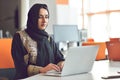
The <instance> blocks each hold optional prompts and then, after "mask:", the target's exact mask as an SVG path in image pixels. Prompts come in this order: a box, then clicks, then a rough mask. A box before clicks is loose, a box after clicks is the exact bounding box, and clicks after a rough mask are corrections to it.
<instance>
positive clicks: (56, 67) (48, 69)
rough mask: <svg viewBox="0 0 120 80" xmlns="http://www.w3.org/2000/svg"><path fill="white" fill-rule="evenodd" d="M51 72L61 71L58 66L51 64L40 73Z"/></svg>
mask: <svg viewBox="0 0 120 80" xmlns="http://www.w3.org/2000/svg"><path fill="white" fill-rule="evenodd" d="M50 70H56V71H61V69H60V67H59V66H58V65H56V64H53V63H50V64H48V65H47V66H45V67H43V68H41V69H40V73H46V72H47V71H50Z"/></svg>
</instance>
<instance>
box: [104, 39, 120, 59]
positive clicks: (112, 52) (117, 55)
mask: <svg viewBox="0 0 120 80" xmlns="http://www.w3.org/2000/svg"><path fill="white" fill-rule="evenodd" d="M106 47H107V50H108V59H109V60H112V61H120V42H119V41H116V42H115V41H114V42H113V41H108V42H106Z"/></svg>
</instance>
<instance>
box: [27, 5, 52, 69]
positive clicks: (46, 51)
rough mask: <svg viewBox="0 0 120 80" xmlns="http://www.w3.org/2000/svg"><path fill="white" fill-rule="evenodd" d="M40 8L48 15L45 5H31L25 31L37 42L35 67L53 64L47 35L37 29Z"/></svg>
mask: <svg viewBox="0 0 120 80" xmlns="http://www.w3.org/2000/svg"><path fill="white" fill-rule="evenodd" d="M41 8H44V9H46V10H47V11H48V14H49V10H48V7H47V5H46V4H35V5H33V6H32V7H31V9H30V10H29V12H28V20H27V29H26V30H25V31H26V32H27V33H28V35H29V36H30V37H31V38H32V39H33V40H35V41H36V42H37V60H36V65H38V66H43V67H44V66H46V65H47V64H49V63H54V54H53V50H52V48H51V45H50V42H49V41H48V37H49V35H48V33H47V32H46V31H45V30H40V29H39V28H38V18H39V11H40V9H41Z"/></svg>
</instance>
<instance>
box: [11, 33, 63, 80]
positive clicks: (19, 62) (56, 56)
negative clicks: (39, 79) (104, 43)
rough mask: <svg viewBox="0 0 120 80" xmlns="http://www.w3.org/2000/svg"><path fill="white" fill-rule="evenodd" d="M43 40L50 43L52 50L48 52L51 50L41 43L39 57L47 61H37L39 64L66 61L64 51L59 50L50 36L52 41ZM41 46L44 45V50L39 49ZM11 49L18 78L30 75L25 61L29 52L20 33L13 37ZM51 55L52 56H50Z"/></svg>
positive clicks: (44, 64)
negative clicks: (25, 56)
mask: <svg viewBox="0 0 120 80" xmlns="http://www.w3.org/2000/svg"><path fill="white" fill-rule="evenodd" d="M42 41H43V42H40V43H46V42H47V44H49V45H50V47H51V50H52V51H50V52H48V51H49V50H47V49H48V48H46V46H44V45H39V46H38V48H37V49H38V54H39V57H40V58H42V59H40V60H45V61H42V62H38V63H36V65H37V66H42V67H44V66H46V65H47V64H49V63H54V64H57V63H58V62H60V61H64V57H63V55H62V53H61V52H60V51H59V49H58V48H57V46H56V43H55V42H54V40H53V39H52V38H51V37H50V41H48V40H45V39H43V40H42ZM37 43H38V42H37ZM39 47H42V51H41V50H39ZM11 51H12V57H13V60H14V64H15V68H16V79H20V78H26V77H28V75H27V67H28V65H27V64H26V63H25V62H24V55H26V54H27V53H28V52H27V50H26V49H25V47H24V45H23V43H22V41H21V38H20V35H19V33H16V34H15V35H14V37H13V41H12V50H11ZM39 51H40V52H39ZM51 52H52V53H51ZM41 53H43V54H44V53H45V54H46V53H48V55H46V56H44V57H43V54H41ZM51 54H52V55H51ZM39 57H37V58H38V59H39ZM49 57H51V58H49ZM48 58H49V59H48ZM43 62H44V63H43Z"/></svg>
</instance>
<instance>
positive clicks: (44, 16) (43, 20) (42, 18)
mask: <svg viewBox="0 0 120 80" xmlns="http://www.w3.org/2000/svg"><path fill="white" fill-rule="evenodd" d="M48 19H49V15H48V11H47V10H46V9H44V8H41V9H40V10H39V18H38V28H39V29H40V30H45V28H46V27H47V25H48Z"/></svg>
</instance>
